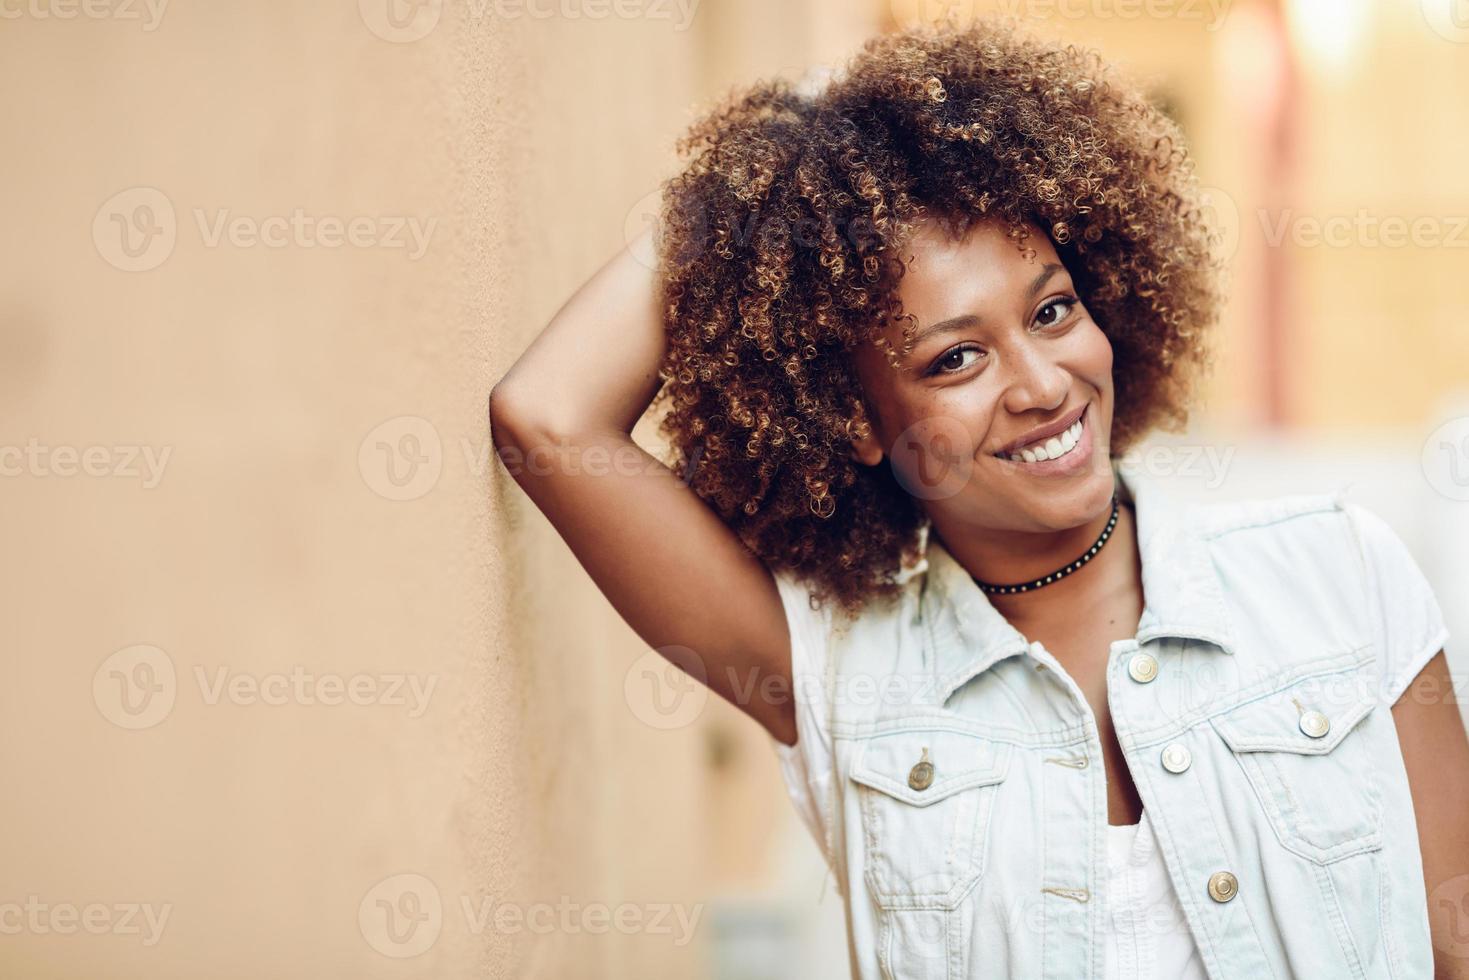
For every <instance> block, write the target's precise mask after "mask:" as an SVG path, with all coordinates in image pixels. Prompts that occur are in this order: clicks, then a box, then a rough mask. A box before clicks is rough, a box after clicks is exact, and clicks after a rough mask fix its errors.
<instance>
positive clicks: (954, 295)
mask: <svg viewBox="0 0 1469 980" xmlns="http://www.w3.org/2000/svg"><path fill="white" fill-rule="evenodd" d="M1023 227H1024V228H1025V230H1026V231H1027V232H1028V233H1029V234H1028V235H1027V236H1026V237H1025V238H1024V239H1020V238H1016V237H1012V235H1011V232H1010V229H1009V226H1008V225H1006V224H1004V223H1002V222H1001V221H999V220H996V219H993V218H984V219H981V220H978V221H975V222H973V223H972V224H971V225H970V226H969V227H968V228H967V229H963V230H962V231H961V232H960V237H955V232H954V229H952V228H949V227H947V226H946V225H945V224H943V223H942V222H941V221H940V220H939V219H938V218H935V217H928V218H925V219H924V220H923V222H922V223H921V224H920V225H919V226H918V228H917V230H916V231H915V232H914V234H913V235H912V237H911V238H910V239H909V241H908V242H907V244H906V245H905V247H904V248H903V250H902V257H903V262H904V266H905V272H904V275H903V277H902V279H901V280H900V281H899V283H898V295H899V296H900V297H901V298H902V300H903V305H904V307H905V308H906V309H907V310H908V312H910V313H914V314H915V315H917V316H919V318H920V319H923V318H924V313H923V312H920V309H919V308H920V307H922V308H923V310H924V311H925V312H927V313H929V314H933V315H936V316H937V317H939V318H941V317H943V316H949V315H953V314H954V313H961V312H970V311H974V310H975V309H976V305H975V304H978V305H984V303H983V302H982V301H983V300H985V299H986V298H993V299H1002V298H1004V297H1005V296H1006V294H1007V293H1010V292H1012V291H1013V290H1014V289H1015V288H1016V287H1017V286H1021V287H1023V286H1025V285H1029V283H1030V281H1031V280H1032V279H1033V278H1034V276H1035V270H1038V269H1039V268H1041V267H1042V266H1043V265H1045V264H1046V263H1047V262H1057V261H1059V260H1058V258H1057V256H1056V250H1055V247H1054V246H1052V244H1051V241H1050V239H1049V238H1048V237H1047V236H1046V234H1045V233H1044V232H1042V231H1041V230H1040V228H1038V227H1037V226H1035V225H1034V224H1026V225H1024V226H1023ZM940 302H942V303H944V304H945V305H946V306H953V307H954V309H952V311H946V310H945V309H940V308H936V307H935V304H938V303H940ZM931 307H932V308H931Z"/></svg>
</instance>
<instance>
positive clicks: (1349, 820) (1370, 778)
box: [1212, 669, 1383, 864]
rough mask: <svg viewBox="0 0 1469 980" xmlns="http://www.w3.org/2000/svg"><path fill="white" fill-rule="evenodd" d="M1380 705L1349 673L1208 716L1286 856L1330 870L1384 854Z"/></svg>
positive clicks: (1364, 681)
mask: <svg viewBox="0 0 1469 980" xmlns="http://www.w3.org/2000/svg"><path fill="white" fill-rule="evenodd" d="M1377 704H1378V700H1377V692H1376V689H1375V687H1373V685H1372V683H1371V675H1370V672H1368V671H1363V670H1358V669H1354V670H1351V671H1345V672H1340V673H1336V674H1329V675H1318V676H1315V677H1307V678H1303V679H1301V680H1298V681H1295V682H1294V683H1292V684H1290V685H1288V686H1286V687H1284V688H1281V689H1280V690H1277V691H1275V692H1274V693H1271V694H1268V695H1266V696H1264V697H1261V698H1257V699H1255V700H1252V701H1248V702H1246V703H1244V704H1241V705H1238V706H1236V707H1234V708H1230V709H1229V710H1227V711H1224V712H1222V713H1220V714H1218V715H1215V716H1214V718H1213V719H1212V724H1213V727H1214V729H1215V731H1217V732H1218V733H1219V735H1220V737H1221V738H1222V739H1223V740H1224V742H1225V744H1226V745H1227V746H1228V747H1229V750H1230V752H1231V753H1232V754H1233V755H1234V757H1235V759H1236V760H1238V762H1239V765H1240V768H1241V769H1243V771H1244V774H1245V776H1246V777H1247V778H1248V780H1249V783H1250V786H1251V787H1252V788H1253V790H1254V793H1255V796H1256V797H1257V798H1258V800H1259V802H1260V805H1261V806H1262V807H1263V808H1264V811H1265V815H1266V818H1267V819H1268V821H1269V824H1270V827H1271V829H1272V830H1273V831H1274V833H1275V836H1276V838H1277V839H1278V840H1279V841H1280V843H1281V844H1282V845H1283V846H1284V847H1286V848H1287V849H1288V850H1290V851H1293V852H1294V853H1296V854H1298V855H1300V856H1302V857H1304V858H1307V859H1309V860H1311V861H1315V862H1316V863H1318V864H1327V863H1330V862H1332V861H1336V860H1339V859H1341V858H1344V857H1348V856H1350V855H1353V854H1359V853H1361V852H1363V851H1371V850H1376V849H1378V848H1381V847H1382V811H1381V799H1380V797H1379V794H1378V787H1377V767H1376V764H1375V763H1374V761H1373V752H1372V746H1371V744H1370V743H1371V742H1372V740H1373V738H1374V737H1375V735H1376V733H1377V730H1378V729H1377V726H1378V725H1381V724H1382V723H1383V721H1382V719H1381V718H1380V717H1378V715H1377V713H1376V712H1374V708H1376V707H1377Z"/></svg>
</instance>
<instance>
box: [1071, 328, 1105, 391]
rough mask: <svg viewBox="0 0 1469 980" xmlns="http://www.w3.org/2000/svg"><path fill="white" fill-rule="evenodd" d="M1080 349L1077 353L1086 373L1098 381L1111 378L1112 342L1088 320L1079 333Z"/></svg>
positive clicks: (1100, 329)
mask: <svg viewBox="0 0 1469 980" xmlns="http://www.w3.org/2000/svg"><path fill="white" fill-rule="evenodd" d="M1080 342H1081V347H1080V350H1079V351H1078V353H1079V355H1080V357H1081V358H1082V363H1084V364H1085V365H1086V369H1087V372H1088V373H1089V374H1091V375H1093V376H1094V377H1096V378H1097V379H1098V381H1099V382H1100V381H1102V380H1107V381H1110V380H1111V378H1112V342H1111V341H1110V340H1108V339H1107V335H1106V334H1105V333H1103V332H1102V328H1101V327H1099V326H1097V324H1096V322H1095V321H1093V320H1090V319H1088V320H1087V322H1086V324H1085V325H1084V329H1083V330H1082V331H1081V336H1080Z"/></svg>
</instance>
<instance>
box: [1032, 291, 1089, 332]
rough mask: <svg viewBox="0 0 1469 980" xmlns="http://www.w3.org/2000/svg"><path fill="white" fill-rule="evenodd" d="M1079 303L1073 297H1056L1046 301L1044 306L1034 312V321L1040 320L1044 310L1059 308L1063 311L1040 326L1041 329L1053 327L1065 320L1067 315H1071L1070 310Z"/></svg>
mask: <svg viewBox="0 0 1469 980" xmlns="http://www.w3.org/2000/svg"><path fill="white" fill-rule="evenodd" d="M1079 302H1080V300H1078V299H1077V298H1076V297H1075V296H1057V297H1055V298H1054V299H1049V300H1046V302H1045V305H1043V306H1042V307H1041V308H1040V309H1039V310H1038V311H1036V319H1037V320H1040V319H1041V317H1042V315H1043V314H1044V313H1045V311H1046V310H1054V309H1056V308H1058V307H1061V308H1063V309H1062V312H1061V313H1060V314H1059V315H1057V316H1056V317H1055V318H1054V319H1052V320H1050V321H1049V322H1045V323H1042V324H1041V326H1043V327H1054V326H1055V325H1056V324H1058V323H1060V322H1061V321H1063V320H1065V319H1066V317H1067V315H1068V314H1070V313H1071V311H1072V309H1073V308H1074V307H1075V306H1076V305H1077V303H1079Z"/></svg>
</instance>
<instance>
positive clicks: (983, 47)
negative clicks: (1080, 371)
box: [657, 18, 1223, 613]
mask: <svg viewBox="0 0 1469 980" xmlns="http://www.w3.org/2000/svg"><path fill="white" fill-rule="evenodd" d="M1114 72H1115V69H1113V68H1112V67H1110V66H1109V65H1107V64H1106V63H1105V62H1103V60H1102V59H1101V57H1100V56H1099V55H1098V54H1097V53H1096V52H1094V51H1090V50H1087V49H1079V48H1077V47H1076V46H1074V45H1067V46H1065V47H1061V46H1059V45H1056V44H1051V43H1047V42H1043V41H1038V40H1036V39H1034V38H1031V37H1027V36H1025V35H1023V34H1022V33H1021V32H1020V31H1019V30H1018V29H1017V27H1016V24H1015V22H1014V19H1013V18H1003V19H992V20H979V21H975V22H974V23H973V24H971V25H970V26H968V27H965V28H962V29H961V28H958V27H954V26H939V27H919V28H913V29H909V30H906V31H902V32H898V33H893V34H887V35H882V36H878V37H874V38H872V39H871V40H869V41H867V43H866V44H865V45H864V46H863V47H862V49H861V51H860V52H858V53H857V54H856V55H855V56H854V57H853V58H851V60H850V61H849V62H848V63H847V64H846V65H845V66H843V67H841V68H840V69H839V70H838V71H837V72H835V73H834V75H833V77H832V78H831V79H830V80H829V81H828V83H827V84H826V86H825V88H824V89H822V90H820V91H817V92H803V91H800V90H798V89H797V87H796V86H795V85H793V84H792V83H790V82H789V81H787V80H785V79H781V78H775V79H768V80H762V81H759V82H757V83H755V84H753V85H752V86H749V87H748V88H746V89H744V90H743V91H738V92H735V93H732V94H730V95H729V96H727V97H726V98H725V99H724V100H723V101H722V102H721V103H720V104H718V105H717V106H716V107H715V108H714V109H713V110H711V111H709V112H708V113H707V114H705V115H704V116H703V117H702V118H700V119H699V120H698V121H697V122H696V123H695V124H694V125H693V126H692V127H691V128H690V130H689V131H688V132H687V133H686V134H685V135H684V136H683V137H682V138H681V139H680V140H679V141H678V144H677V148H678V151H679V153H680V156H681V157H687V158H688V162H687V165H686V166H685V167H684V169H683V170H682V172H681V173H679V174H677V175H676V176H674V177H672V178H671V179H669V180H668V181H666V182H665V183H664V185H663V200H662V207H661V215H660V219H661V229H662V234H661V235H660V236H659V238H658V243H657V247H658V257H659V273H660V278H661V280H662V284H663V289H664V309H663V315H664V318H665V328H666V331H667V352H666V355H665V358H664V360H663V362H662V364H661V366H660V369H659V373H660V377H661V378H662V379H663V381H664V382H665V384H664V386H663V389H662V390H661V391H660V393H659V401H660V402H662V401H665V400H666V402H667V413H666V414H665V416H664V418H663V422H662V431H663V433H664V434H665V435H666V436H667V437H668V438H669V443H670V447H671V449H672V452H673V455H674V457H675V458H674V465H675V466H677V467H679V468H680V469H684V470H688V471H691V472H692V477H691V479H690V486H691V487H692V489H693V490H694V491H695V492H696V493H697V494H698V495H699V496H700V498H702V499H703V500H704V501H705V502H706V503H707V504H708V505H710V506H711V507H713V508H714V509H715V510H716V512H717V513H718V514H719V515H720V517H721V518H722V519H723V520H724V521H725V522H726V523H727V524H728V525H729V526H731V527H732V528H733V529H734V530H735V532H736V533H737V534H738V535H739V537H740V539H741V540H742V541H743V542H744V544H745V546H746V547H747V548H748V549H750V550H751V551H752V552H753V553H754V554H755V555H756V556H758V557H759V558H760V559H761V560H762V561H764V562H765V563H766V564H767V566H769V567H771V568H773V569H788V570H791V571H792V572H794V573H795V574H797V575H799V576H800V577H802V578H805V579H806V580H807V581H808V582H809V583H810V584H811V585H812V586H813V587H814V591H815V593H816V595H817V597H818V598H819V599H822V600H826V599H828V598H833V597H834V598H835V599H836V600H837V601H838V602H839V603H840V605H841V606H842V607H843V608H844V609H845V610H847V611H848V612H854V613H855V612H857V611H859V610H860V609H861V607H862V606H863V605H864V604H865V603H866V602H867V601H869V600H871V599H872V598H873V597H875V596H879V595H891V594H892V593H893V592H894V591H895V590H896V588H897V586H896V583H895V579H894V576H895V573H896V572H897V570H898V568H899V566H900V565H901V564H903V563H906V562H909V561H911V560H913V559H915V558H916V557H917V552H918V547H919V542H920V540H921V538H920V534H919V532H920V530H921V529H922V528H923V526H924V523H925V514H924V511H923V510H922V508H921V506H920V505H919V503H918V502H917V501H916V500H914V499H913V498H912V497H911V496H910V495H909V494H908V493H907V492H905V491H904V490H903V488H902V486H901V485H900V484H899V482H898V480H897V479H896V477H895V476H894V474H893V473H892V471H891V469H890V467H888V466H876V467H869V466H864V465H863V464H861V463H859V462H858V461H857V460H856V459H854V458H853V456H852V453H851V440H852V438H853V436H854V435H861V434H865V431H866V430H867V428H868V423H867V419H869V418H871V417H872V415H871V413H870V412H869V411H867V410H866V403H865V402H864V401H863V392H862V389H861V386H860V384H859V383H858V380H857V375H856V369H855V365H854V362H853V359H852V353H853V351H854V350H855V348H856V346H857V345H858V344H860V343H863V342H874V343H877V344H878V346H879V347H880V348H881V349H883V350H884V351H885V353H886V356H887V360H888V361H889V363H895V359H896V355H895V354H894V353H893V351H892V349H891V346H890V345H888V344H886V343H885V338H883V337H882V336H881V334H880V331H881V330H882V328H883V326H884V325H885V324H886V323H888V322H891V321H893V320H907V321H909V322H907V325H906V326H905V328H904V332H903V336H904V338H905V346H906V339H907V338H909V337H911V333H912V330H913V328H914V324H913V323H912V322H911V321H912V319H913V318H912V316H911V314H904V312H903V310H902V304H901V303H900V302H899V300H898V299H897V296H896V288H897V284H898V281H899V279H900V278H901V277H902V275H903V273H904V266H903V263H902V262H901V260H900V258H899V256H900V250H901V248H902V247H903V245H904V244H906V243H907V242H909V241H910V239H911V236H912V235H913V234H914V232H915V231H916V230H917V227H918V224H919V222H920V221H921V220H922V219H923V218H924V217H925V216H928V217H935V218H939V219H940V220H941V221H943V222H944V227H945V228H950V229H959V230H958V231H956V230H950V232H949V233H950V234H958V233H960V232H961V231H962V226H963V225H964V224H965V223H966V222H968V221H971V220H980V219H987V220H996V221H1001V222H1003V223H1004V225H1005V227H1007V229H1008V231H1009V234H1010V235H1011V237H1012V238H1013V239H1015V240H1016V242H1017V245H1018V246H1019V247H1022V248H1023V247H1024V240H1025V238H1026V235H1027V230H1026V229H1027V226H1031V225H1033V226H1035V227H1039V228H1040V229H1042V230H1043V231H1044V232H1045V233H1046V234H1047V235H1048V236H1049V238H1050V240H1051V242H1052V243H1053V245H1054V246H1055V248H1056V251H1057V253H1058V255H1060V257H1061V260H1062V262H1063V263H1064V264H1065V265H1066V267H1067V269H1068V271H1069V272H1070V273H1071V275H1072V277H1073V280H1074V281H1075V283H1076V286H1077V289H1078V291H1079V293H1080V295H1081V297H1082V300H1083V302H1084V303H1085V304H1086V306H1087V308H1088V310H1089V311H1090V312H1091V313H1092V316H1093V319H1094V320H1095V321H1096V323H1097V324H1098V326H1099V327H1100V328H1101V329H1102V331H1103V332H1104V333H1105V335H1106V336H1107V338H1108V340H1109V341H1110V343H1111V344H1112V348H1113V365H1114V367H1113V380H1114V385H1115V391H1116V405H1117V406H1118V407H1117V412H1116V415H1115V418H1114V420H1113V427H1112V434H1111V441H1112V450H1113V453H1114V455H1119V456H1120V455H1122V454H1123V453H1125V452H1126V451H1127V449H1128V447H1129V446H1130V445H1132V444H1133V443H1134V442H1135V441H1136V440H1137V439H1138V438H1139V437H1141V436H1142V435H1144V434H1146V433H1147V432H1148V431H1149V430H1150V429H1152V428H1154V427H1159V428H1164V429H1167V430H1169V431H1179V430H1181V429H1182V427H1183V426H1184V424H1185V423H1186V422H1187V418H1188V403H1189V401H1190V400H1191V398H1192V394H1193V391H1194V389H1195V387H1196V385H1197V382H1198V381H1199V379H1200V378H1201V377H1202V375H1203V374H1204V372H1205V371H1206V370H1207V369H1208V368H1209V367H1211V366H1212V365H1211V361H1212V355H1211V353H1210V352H1209V350H1208V347H1207V343H1206V339H1207V335H1208V333H1209V328H1210V327H1211V326H1212V324H1213V322H1214V321H1215V320H1216V319H1217V317H1218V315H1219V309H1220V306H1221V297H1222V287H1221V283H1222V271H1223V262H1222V259H1221V258H1220V257H1219V249H1218V247H1217V246H1218V243H1219V241H1220V239H1219V236H1218V235H1217V233H1215V232H1214V231H1213V230H1212V228H1211V227H1210V225H1209V223H1208V220H1207V215H1206V214H1205V213H1204V209H1203V207H1202V201H1201V197H1200V192H1199V188H1198V185H1197V181H1196V179H1195V177H1194V174H1193V163H1192V160H1191V159H1190V157H1189V156H1188V153H1187V150H1186V149H1185V146H1184V141H1183V137H1182V133H1181V131H1180V129H1179V127H1178V125H1177V124H1176V123H1175V122H1174V121H1172V120H1171V119H1169V118H1168V117H1167V116H1166V115H1165V114H1164V113H1163V112H1162V111H1161V110H1160V109H1159V108H1158V107H1156V106H1154V105H1153V104H1151V103H1150V102H1149V101H1148V100H1147V99H1146V98H1145V97H1144V96H1143V95H1142V94H1141V93H1140V92H1139V90H1138V89H1137V88H1135V87H1134V86H1133V85H1131V84H1128V83H1125V82H1123V81H1120V80H1118V79H1117V78H1116V77H1115V75H1114ZM690 463H692V464H693V465H692V466H691V465H690Z"/></svg>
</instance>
